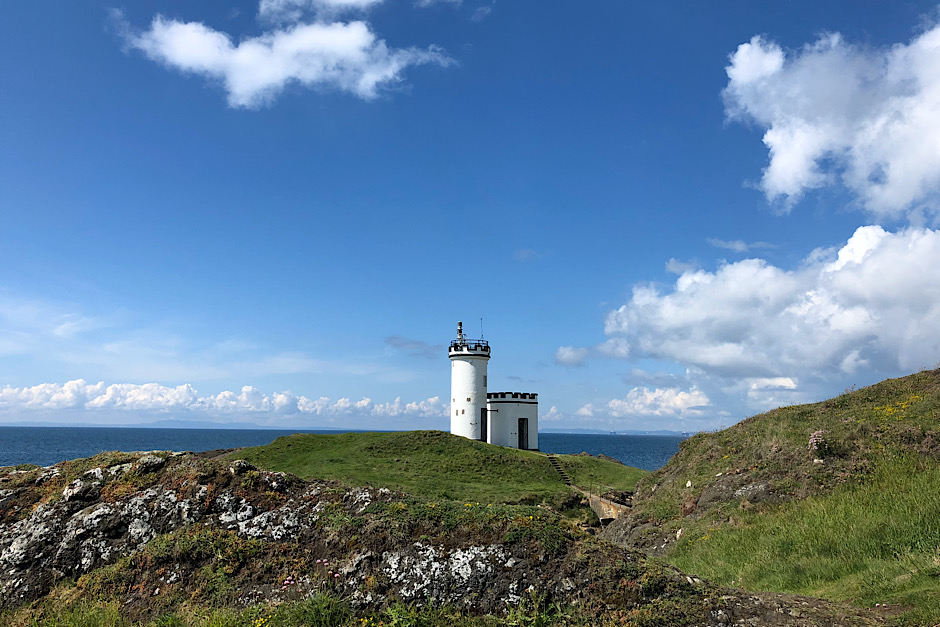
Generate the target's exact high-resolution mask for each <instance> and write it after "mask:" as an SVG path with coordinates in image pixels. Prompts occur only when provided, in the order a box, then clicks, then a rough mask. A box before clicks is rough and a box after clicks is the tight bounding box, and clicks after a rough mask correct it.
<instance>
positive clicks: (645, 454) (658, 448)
mask: <svg viewBox="0 0 940 627" xmlns="http://www.w3.org/2000/svg"><path fill="white" fill-rule="evenodd" d="M291 433H338V432H337V431H335V430H333V431H318V430H312V431H294V430H290V431H288V430H281V429H156V428H131V427H127V428H115V427H0V466H13V465H17V464H36V465H38V466H49V465H52V464H55V463H57V462H60V461H64V460H69V459H77V458H79V457H90V456H92V455H95V454H97V453H101V452H103V451H194V452H195V451H211V450H215V449H226V448H238V447H242V446H260V445H262V444H268V443H270V442H272V441H273V440H274V439H275V438H279V437H281V436H284V435H290V434H291ZM683 439H684V438H683V437H682V436H668V435H620V434H607V433H603V434H593V433H539V449H540V450H542V451H543V452H545V453H567V454H577V453H582V452H585V453H589V454H591V455H600V454H603V455H607V456H609V457H613V458H614V459H617V460H619V461H621V462H623V463H624V464H626V465H628V466H634V467H636V468H643V469H644V470H657V469H658V468H661V467H662V466H663V465H665V463H666V462H667V461H668V460H669V458H670V457H672V456H673V455H674V454H675V453H676V451H678V450H679V442H681V441H682V440H683Z"/></svg>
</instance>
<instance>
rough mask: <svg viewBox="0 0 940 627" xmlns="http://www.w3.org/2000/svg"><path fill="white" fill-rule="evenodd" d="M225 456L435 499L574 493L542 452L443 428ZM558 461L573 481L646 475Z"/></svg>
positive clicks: (531, 500)
mask: <svg viewBox="0 0 940 627" xmlns="http://www.w3.org/2000/svg"><path fill="white" fill-rule="evenodd" d="M230 457H232V458H235V457H237V458H240V459H245V460H247V461H248V462H250V463H252V464H254V465H256V466H258V467H260V468H264V469H267V470H274V471H280V472H289V473H292V474H294V475H297V476H298V477H302V478H304V479H334V480H338V481H342V482H343V483H346V484H348V485H357V486H365V485H368V486H375V487H386V488H390V489H393V490H400V491H402V492H406V493H408V494H412V495H415V496H421V497H427V498H434V499H450V500H460V501H469V502H479V503H525V504H537V503H541V502H548V503H551V504H554V505H556V506H562V505H563V503H564V502H565V501H566V500H567V499H569V498H570V496H571V494H572V492H571V489H570V488H569V487H568V486H566V485H565V484H564V483H562V481H561V479H560V478H559V476H558V473H557V472H555V470H554V469H553V468H552V467H551V464H550V463H549V462H548V459H547V458H546V457H545V456H544V455H542V454H540V453H536V452H533V451H520V450H516V449H512V448H506V447H501V446H492V445H489V444H484V443H482V442H476V441H474V440H468V439H466V438H462V437H459V436H454V435H451V434H449V433H444V432H441V431H407V432H395V433H338V434H295V435H290V436H286V437H281V438H278V439H277V440H275V441H274V442H272V443H271V444H268V445H265V446H257V447H253V448H246V449H240V450H238V451H236V452H235V453H232V454H231V455H230ZM557 458H558V460H559V463H560V464H561V465H562V467H563V468H564V469H565V471H566V472H567V473H568V476H569V477H571V479H572V480H573V481H574V483H575V484H577V485H580V486H584V487H585V488H588V487H591V486H595V489H596V487H600V488H601V489H602V490H633V488H634V486H635V485H636V482H637V481H638V480H639V479H640V478H641V477H643V476H644V475H646V474H648V473H647V472H646V471H644V470H640V469H638V468H630V467H628V466H624V465H622V464H618V463H616V462H611V461H608V460H604V459H598V458H594V457H587V456H580V455H558V456H557Z"/></svg>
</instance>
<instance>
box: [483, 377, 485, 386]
mask: <svg viewBox="0 0 940 627" xmlns="http://www.w3.org/2000/svg"><path fill="white" fill-rule="evenodd" d="M483 387H486V375H483Z"/></svg>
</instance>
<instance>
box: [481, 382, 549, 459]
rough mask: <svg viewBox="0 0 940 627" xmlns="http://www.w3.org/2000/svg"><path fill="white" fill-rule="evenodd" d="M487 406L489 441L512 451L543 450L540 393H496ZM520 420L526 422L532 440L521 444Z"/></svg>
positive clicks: (489, 397)
mask: <svg viewBox="0 0 940 627" xmlns="http://www.w3.org/2000/svg"><path fill="white" fill-rule="evenodd" d="M487 396H488V398H487V402H486V407H487V410H488V412H487V413H488V414H489V420H488V421H487V422H488V423H489V424H488V430H489V434H488V437H487V442H489V443H490V444H497V445H499V446H510V447H512V448H525V449H537V448H538V447H539V404H538V394H529V393H525V392H493V393H490V394H488V395H487ZM520 419H523V420H524V421H525V424H526V426H527V431H528V437H527V438H523V439H524V441H522V442H520V439H519V429H520Z"/></svg>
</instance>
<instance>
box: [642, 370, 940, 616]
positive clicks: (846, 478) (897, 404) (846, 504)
mask: <svg viewBox="0 0 940 627" xmlns="http://www.w3.org/2000/svg"><path fill="white" fill-rule="evenodd" d="M814 434H815V435H814ZM937 485H940V370H933V371H926V372H921V373H917V374H914V375H911V376H908V377H903V378H900V379H893V380H887V381H883V382H882V383H879V384H877V385H873V386H871V387H868V388H864V389H861V390H857V391H854V390H853V391H847V392H846V393H845V394H843V395H841V396H839V397H837V398H834V399H831V400H828V401H824V402H822V403H816V404H812V405H801V406H793V407H784V408H780V409H776V410H773V411H771V412H768V413H765V414H761V415H759V416H754V417H752V418H749V419H747V420H744V421H743V422H741V423H739V424H737V425H735V426H734V427H731V428H730V429H726V430H724V431H721V432H719V433H714V434H700V435H697V436H695V437H693V438H691V439H689V440H687V441H685V442H683V443H682V445H681V447H680V452H679V453H678V454H677V455H676V456H675V457H674V458H673V459H672V460H670V462H669V463H668V464H667V465H666V467H664V468H663V469H661V470H660V471H658V472H657V473H655V474H653V475H651V476H650V477H648V478H646V479H644V480H642V481H641V482H640V484H639V486H638V488H637V495H638V496H639V497H640V498H639V499H637V498H636V497H635V503H636V508H637V513H636V516H637V517H639V518H645V519H646V520H647V521H650V522H653V523H655V524H657V525H658V526H659V530H660V531H665V532H667V533H669V534H673V536H675V535H676V534H679V530H680V529H681V530H682V533H681V534H680V535H681V539H680V540H679V541H674V542H673V543H672V547H671V548H670V549H669V550H668V552H667V554H666V557H667V559H668V560H669V561H670V562H671V563H673V564H674V565H675V566H677V567H679V568H681V569H684V570H686V571H687V572H694V573H696V574H697V575H700V576H703V577H706V578H709V579H712V580H713V581H715V582H717V583H723V584H729V583H733V584H734V585H739V586H742V587H744V588H747V589H750V590H766V591H776V592H794V593H800V594H810V595H814V596H820V597H823V598H828V599H834V600H847V601H850V602H852V603H855V604H856V605H858V606H859V607H872V606H874V605H875V604H876V603H888V604H896V605H897V606H898V611H899V612H904V613H903V615H902V616H901V618H900V621H901V622H902V624H915V625H934V624H938V623H940V494H938V491H937V489H936V486H937ZM654 486H655V491H653V487H654Z"/></svg>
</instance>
